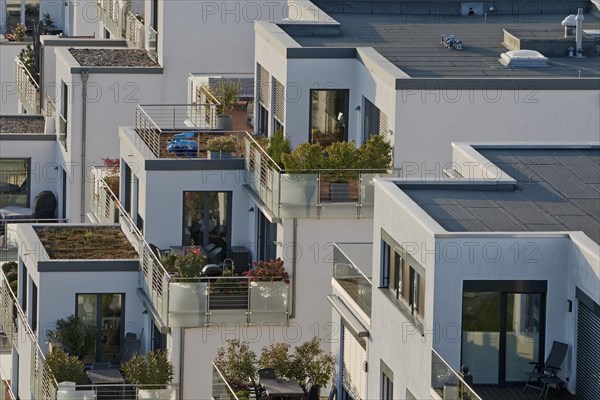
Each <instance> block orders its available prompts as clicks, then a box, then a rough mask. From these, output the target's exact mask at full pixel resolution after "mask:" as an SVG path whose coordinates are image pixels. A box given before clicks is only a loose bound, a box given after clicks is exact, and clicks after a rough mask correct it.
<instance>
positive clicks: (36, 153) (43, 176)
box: [0, 134, 61, 208]
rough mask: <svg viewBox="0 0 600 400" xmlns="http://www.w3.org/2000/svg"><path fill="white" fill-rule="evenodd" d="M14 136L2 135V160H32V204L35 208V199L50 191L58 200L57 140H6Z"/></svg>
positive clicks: (0, 148) (0, 152) (0, 139)
mask: <svg viewBox="0 0 600 400" xmlns="http://www.w3.org/2000/svg"><path fill="white" fill-rule="evenodd" d="M10 136H14V135H13V134H6V135H0V158H31V164H30V165H31V175H30V183H31V187H30V197H29V198H30V204H29V206H30V207H31V208H33V207H34V201H35V197H36V196H37V195H38V194H39V193H40V192H42V191H45V190H49V191H52V192H53V193H54V195H55V196H56V198H57V199H58V197H59V196H60V193H61V192H60V190H59V188H60V183H61V177H60V171H59V170H55V169H54V168H55V167H58V166H59V164H58V163H56V161H55V158H54V156H55V151H56V141H55V140H6V139H7V137H8V138H10Z"/></svg>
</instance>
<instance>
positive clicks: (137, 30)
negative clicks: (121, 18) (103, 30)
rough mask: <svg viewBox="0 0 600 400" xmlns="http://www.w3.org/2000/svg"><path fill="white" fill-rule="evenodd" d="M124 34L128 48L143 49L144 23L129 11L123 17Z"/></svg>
mask: <svg viewBox="0 0 600 400" xmlns="http://www.w3.org/2000/svg"><path fill="white" fill-rule="evenodd" d="M125 34H126V36H125V38H126V39H127V43H129V46H131V47H136V48H138V49H144V48H145V39H146V32H145V26H144V23H143V22H142V21H140V20H139V19H138V18H137V17H136V16H135V14H133V13H132V12H131V11H127V13H126V15H125ZM155 61H156V60H155Z"/></svg>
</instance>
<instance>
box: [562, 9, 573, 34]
mask: <svg viewBox="0 0 600 400" xmlns="http://www.w3.org/2000/svg"><path fill="white" fill-rule="evenodd" d="M560 24H561V25H562V26H564V27H565V37H566V38H568V37H573V36H575V26H576V23H575V15H573V14H571V15H568V16H566V17H565V19H563V20H562V22H561V23H560Z"/></svg>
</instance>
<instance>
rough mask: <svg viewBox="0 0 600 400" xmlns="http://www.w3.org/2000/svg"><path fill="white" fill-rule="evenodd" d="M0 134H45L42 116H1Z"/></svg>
mask: <svg viewBox="0 0 600 400" xmlns="http://www.w3.org/2000/svg"><path fill="white" fill-rule="evenodd" d="M0 133H44V117H43V116H41V115H36V116H31V115H18V116H17V115H11V116H2V115H0Z"/></svg>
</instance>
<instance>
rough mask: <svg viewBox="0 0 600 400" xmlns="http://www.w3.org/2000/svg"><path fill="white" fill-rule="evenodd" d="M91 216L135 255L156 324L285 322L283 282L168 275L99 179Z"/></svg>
mask: <svg viewBox="0 0 600 400" xmlns="http://www.w3.org/2000/svg"><path fill="white" fill-rule="evenodd" d="M92 210H93V213H94V218H95V219H96V220H97V221H98V222H99V223H114V222H115V221H118V223H119V224H120V225H121V229H122V231H123V232H124V233H125V234H126V236H127V237H128V239H129V241H130V242H131V243H132V244H133V247H134V248H136V249H137V250H138V254H139V270H140V274H141V282H142V288H143V290H144V292H145V294H146V296H147V304H146V306H150V307H151V309H152V310H153V314H154V315H153V316H154V317H155V320H156V321H157V324H158V325H159V326H161V327H162V329H163V330H166V329H168V328H171V327H203V326H206V325H209V324H212V323H243V324H250V323H257V324H261V323H277V324H287V323H288V321H289V314H288V308H289V298H290V286H289V283H287V282H285V281H284V279H272V280H270V281H260V280H256V279H253V278H252V277H246V276H220V277H217V278H209V277H202V276H198V277H180V276H178V274H177V273H174V271H173V270H171V269H170V270H169V271H167V268H166V266H165V265H166V264H164V263H165V260H164V259H159V258H158V257H157V254H156V253H155V252H154V251H153V250H152V248H151V247H150V245H149V244H148V243H147V242H146V241H145V239H144V237H143V235H142V233H141V232H140V230H139V229H138V228H137V226H136V224H135V223H134V222H133V220H131V218H130V217H129V214H128V213H127V211H126V210H125V209H124V208H123V206H122V204H121V203H120V202H119V200H118V197H117V196H116V195H115V194H114V193H113V192H112V191H111V190H110V189H109V188H108V186H107V185H106V182H105V181H104V180H102V179H100V180H96V183H95V184H94V193H93V202H92Z"/></svg>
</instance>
